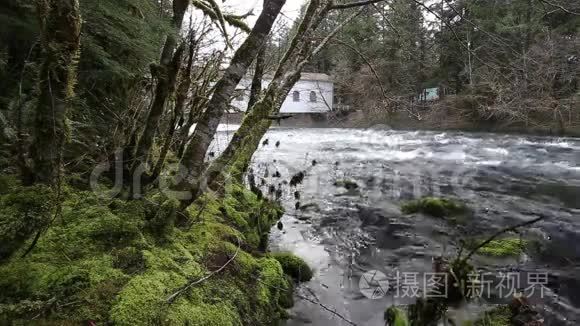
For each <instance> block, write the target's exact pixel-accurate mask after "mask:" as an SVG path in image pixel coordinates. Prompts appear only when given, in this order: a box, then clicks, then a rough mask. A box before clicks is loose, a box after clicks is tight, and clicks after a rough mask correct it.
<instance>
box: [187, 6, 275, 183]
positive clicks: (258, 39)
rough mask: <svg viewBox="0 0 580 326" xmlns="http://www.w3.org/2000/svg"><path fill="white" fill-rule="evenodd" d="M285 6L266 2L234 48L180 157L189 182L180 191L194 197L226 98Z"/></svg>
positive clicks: (250, 62) (228, 97) (227, 101)
mask: <svg viewBox="0 0 580 326" xmlns="http://www.w3.org/2000/svg"><path fill="white" fill-rule="evenodd" d="M285 3H286V0H269V1H268V2H267V3H266V6H265V7H264V9H263V10H262V12H261V13H260V16H259V17H258V20H257V21H256V24H255V25H254V27H253V28H252V31H251V32H250V35H248V37H247V38H246V40H245V41H244V43H243V44H242V45H241V46H240V47H239V48H238V49H237V51H236V52H235V54H234V56H233V58H232V60H231V62H230V65H229V67H228V68H227V69H226V71H225V72H224V74H223V76H222V77H221V78H220V80H219V81H218V82H217V84H216V86H215V91H214V93H213V95H212V97H211V99H210V101H209V102H208V104H207V109H206V110H205V112H204V113H203V115H202V116H201V118H200V119H199V121H198V122H197V126H196V128H195V131H194V134H193V138H192V140H191V142H190V144H189V146H188V147H187V149H186V150H185V153H184V155H183V158H182V165H183V166H185V167H187V168H188V169H189V170H190V171H189V172H190V173H189V180H186V181H183V182H182V183H181V184H180V185H179V187H180V188H183V189H187V188H193V189H192V190H193V192H194V194H195V193H197V186H198V179H199V176H200V175H201V173H202V170H203V166H204V160H205V155H206V153H207V150H208V148H209V146H210V144H211V142H212V141H213V139H214V136H215V133H216V131H217V127H218V125H219V123H220V120H221V118H222V116H223V114H224V112H225V111H226V110H227V108H228V105H229V102H230V98H231V96H232V94H233V93H234V91H235V89H236V86H237V85H238V83H239V82H240V81H241V80H242V78H243V77H244V75H245V74H246V72H247V71H248V68H249V67H250V65H251V64H252V62H253V61H254V58H255V57H256V55H257V53H258V52H259V50H260V49H261V48H262V46H263V45H264V43H265V42H266V38H267V37H268V34H269V33H270V31H271V30H272V26H273V25H274V22H275V20H276V18H277V17H278V15H279V14H280V11H281V9H282V6H283V5H284V4H285Z"/></svg>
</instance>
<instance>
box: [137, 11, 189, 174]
mask: <svg viewBox="0 0 580 326" xmlns="http://www.w3.org/2000/svg"><path fill="white" fill-rule="evenodd" d="M188 6H189V0H174V1H173V20H172V25H173V27H174V30H173V31H171V32H170V33H169V34H167V38H166V40H165V45H164V46H163V51H162V53H161V60H160V64H159V65H152V66H151V70H152V71H151V72H152V74H153V75H154V77H156V78H157V87H156V90H155V97H154V99H153V104H152V105H151V110H150V111H149V115H148V116H147V120H146V122H145V128H144V129H143V131H142V133H141V136H140V137H139V140H138V142H137V145H136V148H135V150H134V154H133V159H132V161H133V165H132V168H131V169H132V170H135V169H136V168H137V167H139V166H140V165H141V164H142V163H144V162H147V158H148V155H149V152H150V150H151V146H152V145H153V138H154V137H155V133H156V130H157V126H158V125H159V121H160V120H161V117H162V116H163V112H164V110H165V104H166V102H167V99H168V98H169V96H170V95H171V94H172V93H173V91H174V90H175V83H176V80H177V73H178V72H179V64H178V65H175V62H174V61H175V60H174V59H177V56H176V55H174V53H173V52H174V51H175V48H176V46H177V38H176V35H177V34H178V33H179V32H180V30H181V26H182V25H183V17H184V15H185V11H186V10H187V7H188ZM172 61H173V62H172ZM179 63H180V61H179ZM129 150H132V149H129Z"/></svg>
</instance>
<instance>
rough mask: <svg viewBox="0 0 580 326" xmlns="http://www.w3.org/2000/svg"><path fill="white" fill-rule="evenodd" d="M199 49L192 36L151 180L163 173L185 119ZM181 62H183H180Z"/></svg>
mask: <svg viewBox="0 0 580 326" xmlns="http://www.w3.org/2000/svg"><path fill="white" fill-rule="evenodd" d="M196 49H197V42H196V40H195V37H194V36H193V35H192V36H191V37H190V42H189V52H188V57H187V65H186V66H185V67H183V68H182V69H181V73H180V76H181V77H180V78H181V82H180V83H179V87H178V89H177V94H176V100H175V107H174V108H173V115H172V117H171V121H170V122H169V126H168V127H167V133H166V134H165V140H164V143H163V146H162V147H161V153H160V155H159V159H158V160H157V163H156V164H155V168H154V169H153V172H152V174H151V179H157V177H158V176H159V175H160V173H161V169H162V168H163V165H164V164H165V159H166V158H167V154H168V153H169V149H170V148H171V143H172V142H173V139H174V135H175V132H176V131H177V130H176V128H177V121H178V120H179V119H180V118H181V119H182V118H183V113H184V112H183V111H184V109H185V103H186V102H187V94H188V93H189V88H190V87H191V71H192V68H193V61H194V58H195V52H196ZM179 61H181V60H179Z"/></svg>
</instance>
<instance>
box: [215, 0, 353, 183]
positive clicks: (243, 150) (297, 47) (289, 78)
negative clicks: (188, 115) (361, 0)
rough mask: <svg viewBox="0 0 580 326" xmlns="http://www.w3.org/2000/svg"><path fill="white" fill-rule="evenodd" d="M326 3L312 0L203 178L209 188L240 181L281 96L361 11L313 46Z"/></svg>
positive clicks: (279, 103) (278, 106)
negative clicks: (266, 81) (254, 100)
mask: <svg viewBox="0 0 580 326" xmlns="http://www.w3.org/2000/svg"><path fill="white" fill-rule="evenodd" d="M328 6H329V2H325V1H321V2H320V3H317V2H315V1H311V3H310V7H309V9H308V10H307V11H306V14H305V17H304V19H303V21H302V23H301V24H300V26H299V28H298V32H297V34H296V36H295V37H294V39H293V41H292V43H291V45H290V47H289V48H288V50H287V52H286V54H285V56H284V58H283V59H282V61H281V63H280V64H279V66H278V68H277V70H276V73H275V75H274V78H273V80H272V82H271V83H270V85H269V87H268V89H267V90H266V93H265V94H264V96H263V97H262V99H261V100H259V101H258V102H257V103H256V104H255V105H254V107H253V108H252V110H251V111H250V112H249V113H248V114H247V115H246V117H245V118H244V120H243V122H242V125H241V126H240V128H239V129H238V130H237V131H236V133H235V134H234V136H233V138H232V141H231V142H230V143H229V145H228V147H227V148H226V150H225V151H224V152H223V153H222V155H220V157H219V158H218V159H217V160H216V161H214V162H213V163H212V164H211V166H210V167H209V169H208V170H207V172H206V174H205V177H206V178H207V180H208V181H207V182H208V185H209V186H210V187H211V188H213V189H216V188H217V187H218V186H219V184H220V183H222V182H224V181H226V179H227V178H230V177H233V178H235V179H237V180H238V181H239V180H241V178H242V177H243V175H244V174H245V173H246V171H247V170H248V167H249V165H250V162H251V160H252V156H253V154H254V152H255V151H256V150H257V148H258V146H259V144H260V140H261V139H262V138H263V137H264V135H265V134H266V132H267V131H268V129H269V128H270V125H271V124H272V120H271V119H270V116H271V115H273V114H276V113H278V112H279V110H280V108H281V107H282V103H283V101H284V99H285V98H286V97H287V96H288V94H289V93H290V90H291V89H292V87H294V85H295V84H296V82H297V81H298V80H299V79H300V77H301V74H302V70H303V68H304V66H305V65H306V64H307V63H308V61H309V60H310V59H311V58H312V57H313V56H315V55H316V54H318V53H319V52H320V51H321V50H322V49H323V48H324V46H325V45H326V44H327V43H328V42H329V41H330V40H331V39H332V38H333V37H334V36H335V35H336V33H338V32H339V31H340V30H341V29H342V28H343V27H344V26H345V25H346V24H347V23H348V22H350V21H351V20H352V19H354V17H356V16H357V15H358V14H359V13H360V10H359V11H358V12H355V13H353V14H351V15H350V16H349V17H348V18H347V19H345V20H344V21H343V22H342V23H341V24H339V25H338V26H337V27H336V28H335V29H334V30H333V31H332V32H330V34H329V35H328V36H326V37H325V38H324V39H323V40H322V41H321V42H320V44H318V45H317V46H316V47H315V48H312V46H311V43H310V41H309V40H310V39H311V38H312V33H313V32H314V31H315V30H316V28H317V27H318V25H319V24H320V22H321V20H322V19H323V18H324V17H325V16H326V14H327V13H328V10H329V9H328V8H329V7H328Z"/></svg>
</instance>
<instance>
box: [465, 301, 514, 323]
mask: <svg viewBox="0 0 580 326" xmlns="http://www.w3.org/2000/svg"><path fill="white" fill-rule="evenodd" d="M511 317H512V313H511V311H510V308H509V307H508V306H506V305H503V306H499V307H497V308H494V309H493V310H490V311H487V312H485V313H484V315H483V316H482V317H481V318H480V319H478V320H477V321H476V322H475V324H474V325H475V326H510V325H511Z"/></svg>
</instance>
